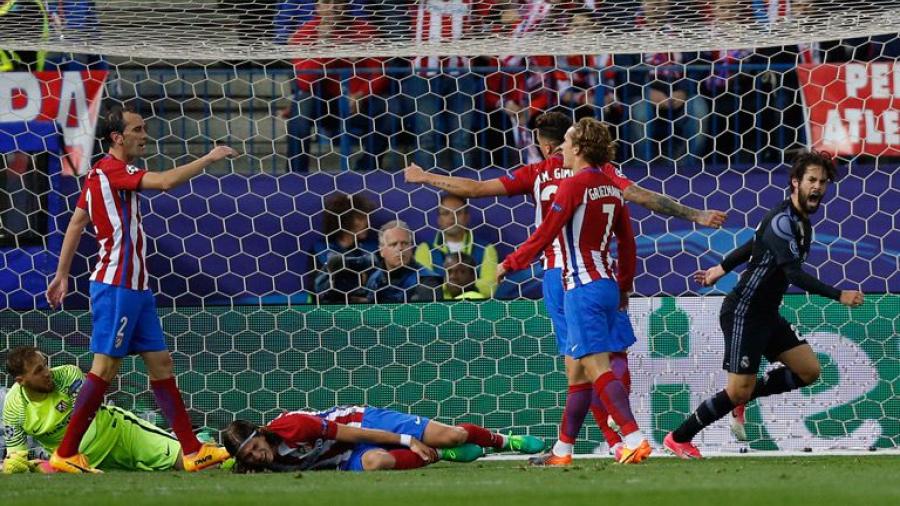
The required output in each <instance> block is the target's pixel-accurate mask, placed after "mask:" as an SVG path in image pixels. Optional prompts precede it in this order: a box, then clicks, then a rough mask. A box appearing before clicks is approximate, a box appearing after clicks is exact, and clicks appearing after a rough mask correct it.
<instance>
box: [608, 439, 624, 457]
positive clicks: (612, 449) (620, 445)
mask: <svg viewBox="0 0 900 506" xmlns="http://www.w3.org/2000/svg"><path fill="white" fill-rule="evenodd" d="M624 447H625V442H624V441H619V442H618V443H616V444H614V445H612V446H610V447H609V454H610V455H612V456H613V457H615V456H616V455H618V453H619V452H620V451H621V449H622V448H624Z"/></svg>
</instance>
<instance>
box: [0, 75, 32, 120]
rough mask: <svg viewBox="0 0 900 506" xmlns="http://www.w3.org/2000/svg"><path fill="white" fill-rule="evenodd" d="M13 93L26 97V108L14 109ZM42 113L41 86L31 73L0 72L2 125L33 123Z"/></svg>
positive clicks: (0, 115) (0, 117) (0, 113)
mask: <svg viewBox="0 0 900 506" xmlns="http://www.w3.org/2000/svg"><path fill="white" fill-rule="evenodd" d="M13 93H17V94H20V95H24V97H25V100H26V102H25V106H24V107H19V108H15V107H13V99H14V98H15V97H14V96H13ZM40 113H41V84H40V82H38V79H37V78H36V77H34V75H33V74H31V73H29V72H0V123H18V122H21V121H31V120H33V119H35V118H37V116H38V114H40Z"/></svg>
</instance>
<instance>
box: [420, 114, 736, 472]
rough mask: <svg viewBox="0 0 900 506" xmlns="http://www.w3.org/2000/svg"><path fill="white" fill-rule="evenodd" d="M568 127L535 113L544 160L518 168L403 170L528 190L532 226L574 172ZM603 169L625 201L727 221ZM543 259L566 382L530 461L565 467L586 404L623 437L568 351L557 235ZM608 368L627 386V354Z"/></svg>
mask: <svg viewBox="0 0 900 506" xmlns="http://www.w3.org/2000/svg"><path fill="white" fill-rule="evenodd" d="M571 126H572V120H571V119H569V117H568V116H567V115H565V114H563V113H561V112H546V113H543V114H541V115H540V116H538V117H537V118H535V138H536V141H537V144H538V145H539V146H540V151H541V154H542V155H543V156H544V160H543V161H541V162H538V163H534V164H530V165H525V166H522V167H519V168H518V169H516V170H514V171H513V172H512V173H511V174H509V175H507V176H503V177H500V178H496V179H490V180H487V181H476V180H472V179H467V178H462V177H455V176H442V175H438V174H432V173H427V172H425V171H423V170H422V169H421V167H419V166H418V165H410V166H409V167H407V168H406V170H405V176H406V181H407V182H410V183H424V184H428V185H431V186H434V187H437V188H441V189H443V190H446V191H448V192H450V193H453V194H456V195H460V196H462V197H467V198H474V197H494V196H501V195H510V196H512V195H530V196H531V197H532V198H533V199H534V202H535V225H536V226H537V225H540V224H541V222H542V221H543V219H544V217H545V216H547V214H548V213H549V211H550V205H551V204H552V203H553V197H554V196H555V195H556V192H557V190H558V189H559V185H560V183H561V182H562V181H563V180H564V179H565V178H567V177H569V176H570V175H571V173H572V171H571V170H570V169H567V168H565V167H564V166H563V165H564V164H563V156H562V152H561V150H560V146H561V145H562V143H563V140H564V136H565V133H566V131H567V130H568V129H569V127H571ZM602 170H604V171H605V173H606V174H607V176H608V177H609V178H610V180H611V181H613V183H614V184H615V185H616V186H617V188H619V189H620V190H621V191H622V195H623V197H624V198H625V200H627V201H629V202H634V203H636V204H639V205H641V206H644V207H645V208H647V209H649V210H651V211H656V212H658V213H660V214H665V215H668V216H676V217H679V218H684V219H687V220H690V221H693V222H695V223H697V224H700V225H704V226H708V227H712V228H718V227H720V226H722V224H723V223H724V221H725V218H726V215H725V213H723V212H721V211H715V210H713V211H700V210H697V209H693V208H690V207H687V206H684V205H682V204H679V203H678V202H676V201H674V200H672V199H671V198H669V197H667V196H665V195H661V194H658V193H655V192H653V191H650V190H645V189H644V188H641V187H640V186H639V185H638V184H636V183H633V182H632V181H630V180H629V179H628V178H626V177H625V176H624V175H623V174H622V173H621V171H619V170H618V169H616V168H615V167H614V166H613V165H612V164H606V165H604V166H603V167H602ZM543 258H544V278H543V286H542V288H543V295H544V305H545V306H546V307H547V313H548V314H549V315H550V320H551V322H552V323H553V328H554V332H555V334H556V341H557V346H558V348H559V352H560V354H561V355H563V356H564V357H565V367H566V377H567V380H568V385H569V387H568V394H567V396H566V405H565V409H564V411H563V419H562V422H561V424H560V430H559V439H558V440H557V442H556V443H555V444H554V446H553V451H552V452H550V453H547V454H545V455H541V456H539V457H534V459H533V460H532V463H534V464H539V465H553V466H565V465H569V464H571V463H572V454H573V452H574V444H575V441H576V439H577V438H578V433H579V431H580V430H581V426H582V424H583V423H584V418H585V416H586V415H587V412H588V410H589V409H590V410H591V411H592V413H593V415H594V418H595V420H596V421H597V425H598V426H599V427H600V429H601V430H602V431H603V434H604V437H605V439H606V441H607V443H608V445H609V447H610V449H611V451H613V452H615V449H616V448H617V445H619V444H620V442H621V438H620V437H619V435H618V434H617V433H616V432H615V431H614V430H612V429H611V428H610V427H609V426H608V424H607V418H608V415H607V413H606V411H605V409H604V408H603V405H602V403H601V402H600V400H599V398H598V397H596V396H595V395H593V387H592V385H591V382H590V381H588V378H587V376H585V374H584V370H583V368H582V367H581V365H580V364H579V362H578V361H577V360H575V359H573V358H572V357H571V356H569V354H568V353H567V352H566V347H565V345H566V335H567V330H566V317H565V311H564V307H563V306H564V304H563V285H562V257H561V255H560V245H559V241H558V239H557V240H554V241H553V243H551V244H550V245H548V246H547V248H546V250H545V251H544V256H543ZM619 322H620V324H621V325H623V326H624V327H625V328H626V329H627V328H630V326H631V323H630V321H629V319H628V315H627V313H624V312H623V313H621V314H620V315H619ZM612 368H613V370H614V371H615V372H616V375H617V376H618V377H619V379H620V380H621V381H623V383H625V385H626V387H628V386H629V383H630V379H629V378H630V375H629V373H628V360H627V356H626V355H625V354H613V356H612Z"/></svg>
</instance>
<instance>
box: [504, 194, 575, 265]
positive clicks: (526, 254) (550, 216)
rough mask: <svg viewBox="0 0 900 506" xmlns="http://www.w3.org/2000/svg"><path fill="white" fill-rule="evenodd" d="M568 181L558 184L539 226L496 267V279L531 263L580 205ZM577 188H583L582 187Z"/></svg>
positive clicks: (554, 237)
mask: <svg viewBox="0 0 900 506" xmlns="http://www.w3.org/2000/svg"><path fill="white" fill-rule="evenodd" d="M570 183H571V181H569V180H567V181H564V182H563V183H562V184H561V185H560V187H559V191H558V192H557V193H556V198H555V199H554V200H553V204H552V205H551V206H550V212H549V213H547V216H546V217H545V218H544V221H543V222H541V226H539V227H538V228H537V230H535V231H534V233H533V234H531V236H530V237H529V238H528V240H526V241H525V242H524V243H522V245H521V246H519V247H518V248H516V250H515V251H513V252H512V253H510V254H509V255H508V256H507V257H506V259H504V260H503V263H502V264H500V266H499V267H497V280H498V281H499V280H500V279H502V278H503V276H504V275H506V273H507V272H509V271H518V270H522V269H524V268H526V267H528V266H529V265H531V262H532V261H533V260H534V257H536V256H538V254H539V253H540V252H541V251H544V249H545V248H546V247H547V246H549V245H550V244H551V243H552V242H553V240H554V239H556V237H557V236H558V235H559V232H560V231H561V230H562V228H563V227H564V226H565V225H566V223H568V221H569V220H570V219H571V218H572V215H573V214H575V208H576V207H577V206H578V205H580V202H579V200H580V198H579V196H578V195H577V191H578V190H577V189H576V188H574V187H573V185H572V184H570ZM579 188H581V189H583V187H579Z"/></svg>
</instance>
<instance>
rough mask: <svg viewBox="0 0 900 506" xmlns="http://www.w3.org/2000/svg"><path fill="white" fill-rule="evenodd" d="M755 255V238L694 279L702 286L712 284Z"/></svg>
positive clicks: (699, 273)
mask: <svg viewBox="0 0 900 506" xmlns="http://www.w3.org/2000/svg"><path fill="white" fill-rule="evenodd" d="M752 255H753V239H752V238H751V239H750V240H749V241H747V242H745V243H744V244H743V245H741V246H740V247H738V248H737V249H735V250H734V251H732V252H731V253H729V254H728V256H726V257H725V259H724V260H722V263H720V264H719V265H716V266H713V267H710V268H709V269H706V270H705V271H700V272H698V273H697V274H694V280H695V281H696V282H697V283H698V284H699V285H700V286H712V285H714V284H716V281H718V280H719V279H720V278H721V277H722V276H724V275H725V274H728V273H729V272H731V271H733V270H734V269H735V268H736V267H737V266H738V265H741V264H743V263H746V262H747V261H748V260H750V257H751V256H752Z"/></svg>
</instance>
